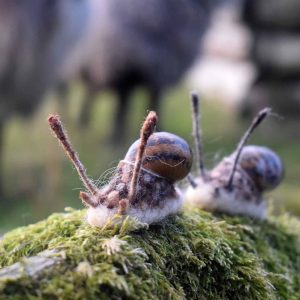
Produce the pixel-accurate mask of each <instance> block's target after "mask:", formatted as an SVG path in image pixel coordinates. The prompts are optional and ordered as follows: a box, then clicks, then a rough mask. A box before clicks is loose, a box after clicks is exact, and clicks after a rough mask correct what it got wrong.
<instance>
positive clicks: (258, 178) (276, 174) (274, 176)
mask: <svg viewBox="0 0 300 300" xmlns="http://www.w3.org/2000/svg"><path fill="white" fill-rule="evenodd" d="M233 155H235V154H233ZM239 166H240V167H241V168H242V169H243V170H244V171H246V173H247V174H248V175H249V176H250V178H251V179H252V180H253V181H254V182H255V184H256V186H257V188H258V190H260V191H262V192H263V191H268V190H272V189H274V188H276V187H277V186H278V185H279V183H280V182H281V180H282V179H283V176H284V167H283V163H282V161H281V159H280V157H279V156H278V155H277V154H276V153H275V152H274V151H272V150H271V149H269V148H267V147H262V146H253V145H250V146H246V147H245V148H244V149H243V152H242V155H241V157H240V160H239Z"/></svg>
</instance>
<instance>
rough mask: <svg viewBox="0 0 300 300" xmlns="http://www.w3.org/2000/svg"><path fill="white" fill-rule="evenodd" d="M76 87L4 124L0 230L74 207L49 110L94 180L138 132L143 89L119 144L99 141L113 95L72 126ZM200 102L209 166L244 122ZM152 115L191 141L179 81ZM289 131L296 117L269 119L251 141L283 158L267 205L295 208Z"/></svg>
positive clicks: (296, 144)
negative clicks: (281, 174) (83, 124)
mask: <svg viewBox="0 0 300 300" xmlns="http://www.w3.org/2000/svg"><path fill="white" fill-rule="evenodd" d="M82 94H83V89H82V87H81V85H79V84H78V85H75V86H74V88H73V89H72V91H71V94H70V96H69V99H68V100H69V101H68V103H67V108H66V107H65V106H63V104H62V101H60V99H57V98H56V97H55V96H54V95H52V96H50V97H49V99H48V101H47V102H46V103H45V104H44V106H43V107H41V108H40V110H39V111H38V113H37V114H36V115H35V117H34V118H33V119H31V120H28V121H24V120H21V119H13V120H12V121H11V122H10V123H9V124H8V127H7V130H6V135H5V151H4V160H5V161H4V174H5V178H4V185H5V190H6V194H7V198H5V199H0V233H1V232H4V231H6V230H8V229H10V228H13V227H15V226H19V225H26V224H29V223H32V222H34V221H37V220H40V219H42V218H44V217H45V216H47V215H49V214H50V213H51V212H53V211H62V210H63V208H64V207H66V206H72V207H75V208H80V207H82V204H81V202H80V200H79V198H78V194H79V190H80V189H82V184H81V182H80V180H79V178H78V176H77V174H76V172H75V171H74V170H73V168H72V166H71V165H70V163H69V161H68V159H67V158H66V156H65V154H64V153H63V151H62V149H61V148H60V147H59V146H58V144H57V141H56V140H55V139H54V138H53V136H52V134H51V133H50V130H49V128H48V124H47V116H48V115H49V114H50V113H55V112H58V111H59V112H60V114H61V116H62V120H63V122H64V124H65V127H66V129H67V130H68V133H69V136H70V138H71V140H72V143H73V145H74V147H75V148H76V150H77V151H78V152H79V154H80V158H81V160H82V162H83V163H84V164H85V166H86V167H87V170H88V174H89V175H90V176H91V177H92V178H93V179H95V180H98V179H99V184H103V183H105V182H106V181H107V176H106V177H105V176H103V175H102V176H101V174H104V173H106V175H109V174H111V172H112V171H113V169H112V168H113V167H115V166H116V165H117V163H118V161H119V160H120V159H122V158H123V157H124V155H125V153H126V151H127V149H128V147H129V146H130V144H131V143H132V142H133V141H134V140H136V139H137V138H138V135H139V126H140V124H141V122H142V120H143V118H144V116H145V115H146V106H147V97H146V95H145V93H144V91H142V90H138V91H137V92H136V93H135V95H134V99H133V101H132V102H131V108H130V118H129V120H128V128H127V130H128V139H127V142H126V144H125V145H124V146H122V147H114V146H111V145H110V144H109V143H108V142H107V141H108V139H109V134H110V130H111V124H112V122H113V113H114V109H115V105H116V101H115V100H114V95H113V94H111V93H103V94H101V97H99V101H97V103H96V105H95V106H94V109H93V113H92V116H91V124H90V127H89V128H88V129H86V130H82V129H79V128H78V126H77V125H76V117H77V115H78V112H79V110H80V107H81V104H82V102H81V98H82ZM202 102H203V104H202V127H203V133H204V149H205V162H206V164H207V166H208V167H211V166H213V165H214V164H215V163H216V162H218V161H219V160H220V159H221V158H222V157H223V156H225V155H227V154H230V153H231V152H232V151H233V150H234V147H235V145H236V144H237V142H238V140H239V138H240V137H241V135H242V134H243V133H244V131H245V129H246V128H247V126H248V125H249V121H247V122H245V121H242V120H240V119H239V117H238V115H237V113H236V112H235V111H234V110H233V109H232V108H231V107H230V106H228V105H224V104H221V103H218V102H215V101H206V99H203V101H202ZM159 116H160V119H159V129H160V130H166V131H170V132H173V133H175V134H178V135H180V136H182V137H183V138H185V139H186V140H187V141H188V142H190V143H191V145H193V141H192V135H191V128H192V125H191V109H190V102H189V91H188V90H187V89H185V88H183V87H179V88H177V89H176V90H172V91H171V92H169V93H168V94H166V95H165V97H164V100H163V102H162V108H161V111H160V113H159ZM298 127H299V126H298ZM297 131H298V128H297V124H295V125H294V124H291V123H290V122H289V121H288V120H279V119H276V118H271V120H268V121H267V122H266V123H265V124H264V125H263V126H262V127H261V128H259V129H258V130H257V132H256V133H255V135H254V136H253V137H252V139H251V143H252V144H262V145H266V146H268V147H271V148H272V149H273V150H275V151H276V152H278V153H279V155H280V156H281V157H282V159H283V161H284V163H285V166H286V178H285V180H284V183H283V184H282V185H281V186H280V187H279V188H277V189H276V190H275V191H274V192H272V193H271V194H268V195H267V197H268V198H270V199H272V201H271V202H272V203H273V205H272V206H273V207H274V210H275V212H278V211H282V210H287V211H290V212H292V213H293V214H296V215H300V201H299V200H298V193H299V192H300V186H299V184H298V181H299V178H300V168H299V160H298V154H299V153H300V139H299V137H300V134H298V132H297ZM295 136H298V138H295ZM104 175H105V174H104Z"/></svg>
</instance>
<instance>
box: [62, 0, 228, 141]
mask: <svg viewBox="0 0 300 300" xmlns="http://www.w3.org/2000/svg"><path fill="white" fill-rule="evenodd" d="M220 2H223V1H222V0H164V1H161V0H147V1H141V0H122V1H120V0H103V1H97V0H90V3H91V5H92V7H93V9H92V11H93V15H92V17H91V20H90V24H89V29H87V35H86V36H85V38H84V41H83V42H82V43H81V44H80V47H81V49H78V51H74V53H73V54H74V55H73V57H71V58H70V59H69V62H68V64H67V65H64V70H63V75H62V80H63V81H64V82H68V81H69V80H70V78H74V77H78V76H80V77H81V79H82V80H83V81H84V83H85V86H86V89H87V92H86V99H85V101H84V105H83V108H82V112H81V116H80V122H81V124H86V123H87V122H88V119H89V116H90V110H91V108H92V105H93V101H94V100H95V98H96V97H95V96H96V94H97V93H98V92H99V91H101V90H102V89H105V88H109V89H112V90H114V91H115V92H116V94H117V101H118V105H117V111H116V115H115V117H114V123H113V124H114V128H113V141H114V142H121V141H122V139H123V138H124V136H125V129H126V119H127V117H128V106H129V100H130V95H131V93H132V92H133V90H134V89H135V88H136V87H137V86H143V87H145V88H146V90H147V92H148V94H149V100H150V101H149V105H148V109H151V110H156V111H159V100H160V98H161V96H162V93H163V92H164V91H165V90H166V89H167V88H169V87H171V86H172V85H174V84H176V83H177V82H178V81H179V80H180V78H181V77H182V76H183V75H184V74H185V72H186V71H187V69H188V68H189V67H190V66H191V64H192V63H193V61H194V59H195V58H196V56H197V55H198V54H199V42H200V40H201V37H202V36H203V33H204V31H205V29H206V28H207V26H208V22H209V18H210V15H211V12H212V10H213V8H214V7H215V6H216V5H217V4H219V3H220ZM78 62H80V64H78ZM64 89H65V86H64V85H62V90H64Z"/></svg>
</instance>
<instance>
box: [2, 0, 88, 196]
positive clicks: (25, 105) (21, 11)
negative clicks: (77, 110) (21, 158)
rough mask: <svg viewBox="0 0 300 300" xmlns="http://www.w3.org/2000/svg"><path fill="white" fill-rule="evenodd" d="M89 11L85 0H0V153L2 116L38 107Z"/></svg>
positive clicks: (52, 83)
mask: <svg viewBox="0 0 300 300" xmlns="http://www.w3.org/2000/svg"><path fill="white" fill-rule="evenodd" d="M87 17H88V6H87V3H86V1H84V0H63V1H61V0H26V1H18V0H0V154H1V150H2V146H3V145H2V143H3V141H2V139H1V137H2V131H3V127H4V124H5V122H6V121H7V120H8V119H9V117H10V116H12V115H13V114H19V115H22V116H28V115H30V114H32V113H33V112H34V110H36V108H37V107H38V104H39V103H40V102H41V101H42V99H43V96H44V94H45V93H46V92H47V91H48V90H49V89H50V88H52V87H53V86H54V85H55V84H56V80H57V79H58V72H59V68H60V65H61V64H62V62H63V61H64V60H65V58H66V56H67V55H68V53H69V51H70V50H71V49H72V47H73V46H74V45H75V43H76V42H77V41H78V39H79V37H80V32H81V31H82V30H83V28H84V24H85V23H86V19H87ZM0 164H1V157H0ZM0 170H2V168H1V166H0ZM0 192H1V176H0Z"/></svg>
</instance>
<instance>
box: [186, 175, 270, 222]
mask: <svg viewBox="0 0 300 300" xmlns="http://www.w3.org/2000/svg"><path fill="white" fill-rule="evenodd" d="M196 183H197V187H196V188H193V187H191V186H189V187H188V188H187V190H186V192H185V197H184V198H185V199H184V200H185V203H187V204H189V205H193V206H197V207H200V208H202V209H203V210H206V211H210V212H224V213H227V214H230V215H246V216H250V217H253V218H256V219H265V218H266V215H267V207H266V203H265V201H253V199H251V200H248V199H245V198H243V197H242V194H241V193H239V194H238V193H235V191H234V189H233V190H228V189H225V188H218V189H217V190H216V188H215V187H214V186H213V185H212V184H211V182H210V181H204V180H203V179H202V178H197V179H196Z"/></svg>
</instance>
